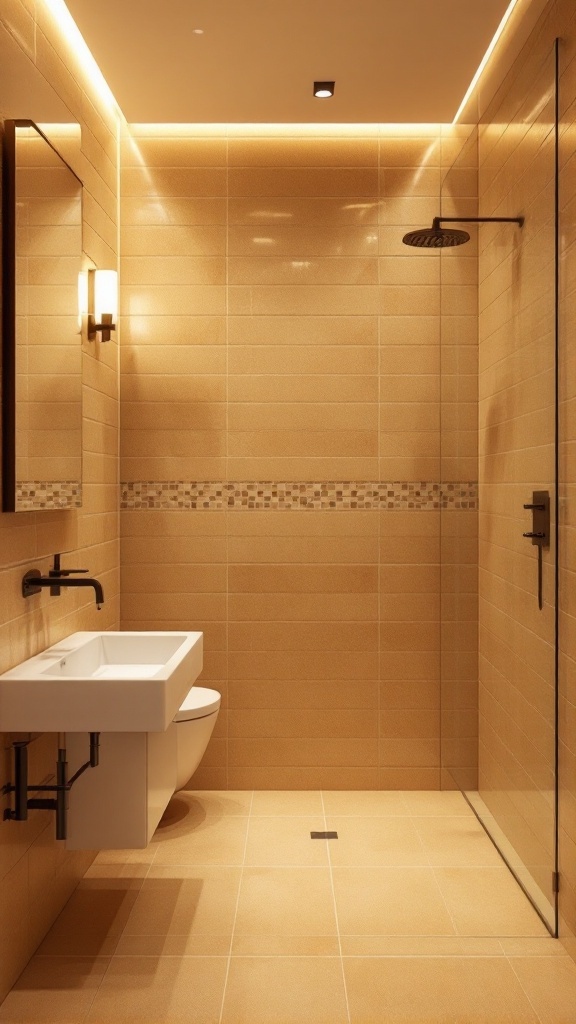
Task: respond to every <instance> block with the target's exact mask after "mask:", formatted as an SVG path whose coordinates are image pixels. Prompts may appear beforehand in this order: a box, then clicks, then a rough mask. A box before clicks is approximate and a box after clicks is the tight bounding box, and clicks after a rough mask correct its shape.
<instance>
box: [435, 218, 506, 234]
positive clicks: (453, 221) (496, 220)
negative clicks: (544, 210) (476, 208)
mask: <svg viewBox="0 0 576 1024" xmlns="http://www.w3.org/2000/svg"><path fill="white" fill-rule="evenodd" d="M496 223H498V224H519V225H520V227H523V225H524V217H434V220H433V221H432V230H433V231H440V225H441V224H496Z"/></svg>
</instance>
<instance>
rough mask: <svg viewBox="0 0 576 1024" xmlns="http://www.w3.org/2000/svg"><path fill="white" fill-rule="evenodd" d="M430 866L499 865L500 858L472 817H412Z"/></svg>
mask: <svg viewBox="0 0 576 1024" xmlns="http://www.w3.org/2000/svg"><path fill="white" fill-rule="evenodd" d="M411 821H412V822H413V824H414V826H415V828H416V830H417V832H418V835H419V836H420V840H421V842H422V846H423V847H424V850H425V852H426V856H427V862H428V863H429V864H432V865H433V866H434V867H436V866H438V867H458V866H460V867H490V866H491V865H496V866H501V865H502V858H501V857H500V854H499V853H498V850H497V849H496V847H495V846H494V844H493V843H492V842H491V841H490V839H489V838H488V836H487V835H486V833H485V831H484V829H483V828H482V826H481V824H480V822H479V821H478V820H477V819H476V817H475V816H474V815H470V814H465V815H460V816H458V817H452V816H451V815H439V816H438V817H424V818H412V819H411Z"/></svg>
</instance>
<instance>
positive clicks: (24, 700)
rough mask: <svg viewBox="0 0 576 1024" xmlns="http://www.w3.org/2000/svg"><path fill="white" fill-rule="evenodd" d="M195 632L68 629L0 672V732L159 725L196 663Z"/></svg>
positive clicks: (198, 644) (164, 724) (175, 705)
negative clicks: (69, 631)
mask: <svg viewBox="0 0 576 1024" xmlns="http://www.w3.org/2000/svg"><path fill="white" fill-rule="evenodd" d="M202 639H203V634H202V633H191V632H186V631H185V630H178V631H168V632H157V631H150V632H125V633H106V632H105V633H73V634H72V635H71V636H69V637H66V639H65V640H60V642H59V643H57V644H54V646H53V647H48V649H47V650H45V651H42V653H41V654H36V655H35V656H34V657H33V658H28V660H27V661H23V662H22V663H21V664H20V665H17V666H16V667H15V668H12V669H10V670H9V671H8V672H4V674H3V675H0V732H84V731H86V732H100V731H102V732H162V731H163V730H164V729H167V728H168V726H169V725H170V722H171V721H172V719H173V718H174V715H175V714H176V712H177V711H178V709H179V707H180V705H181V703H182V701H183V700H184V697H185V696H186V694H187V693H188V690H189V689H190V687H191V686H192V685H193V683H194V682H195V680H196V679H197V678H198V676H199V675H200V672H201V671H202Z"/></svg>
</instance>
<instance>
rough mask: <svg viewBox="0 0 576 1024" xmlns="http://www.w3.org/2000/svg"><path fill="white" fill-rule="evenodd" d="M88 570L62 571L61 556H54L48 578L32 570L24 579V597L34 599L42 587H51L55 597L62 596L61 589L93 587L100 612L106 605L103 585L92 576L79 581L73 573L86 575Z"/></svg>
mask: <svg viewBox="0 0 576 1024" xmlns="http://www.w3.org/2000/svg"><path fill="white" fill-rule="evenodd" d="M86 572H88V569H62V568H61V566H60V555H54V565H53V566H52V568H51V569H50V570H49V572H48V575H47V576H42V574H41V572H40V570H39V569H30V570H29V571H28V572H27V573H26V574H25V575H24V576H23V577H22V597H32V596H33V595H34V594H39V593H40V591H41V590H42V587H50V593H51V595H52V596H53V597H59V596H60V588H61V587H93V588H94V595H95V598H96V604H97V606H98V611H100V608H101V606H102V605H103V604H104V591H103V590H102V584H101V583H100V582H99V581H98V580H95V579H92V577H91V576H87V577H86V579H77V578H76V577H75V576H72V575H71V574H72V573H86Z"/></svg>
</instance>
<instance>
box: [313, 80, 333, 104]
mask: <svg viewBox="0 0 576 1024" xmlns="http://www.w3.org/2000/svg"><path fill="white" fill-rule="evenodd" d="M334 85H335V83H334V82H314V95H315V96H316V98H317V99H319V100H327V99H330V97H331V96H333V95H334Z"/></svg>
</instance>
